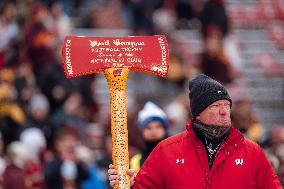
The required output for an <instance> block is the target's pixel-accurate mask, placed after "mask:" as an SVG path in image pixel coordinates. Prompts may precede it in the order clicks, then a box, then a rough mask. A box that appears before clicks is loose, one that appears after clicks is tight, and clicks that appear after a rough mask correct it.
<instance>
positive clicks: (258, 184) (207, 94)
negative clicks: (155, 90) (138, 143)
mask: <svg viewBox="0 0 284 189" xmlns="http://www.w3.org/2000/svg"><path fill="white" fill-rule="evenodd" d="M189 91H190V93H189V99H190V106H191V113H192V116H193V118H192V119H191V120H190V122H189V123H188V125H187V126H186V131H184V132H182V133H180V134H177V135H174V136H172V137H169V138H168V139H166V140H164V141H162V142H161V143H159V144H158V146H157V147H156V148H155V149H154V150H153V151H152V153H151V154H150V156H149V157H148V158H147V160H146V161H145V162H144V164H143V166H142V167H141V169H140V171H139V172H138V174H137V175H136V177H135V179H132V184H133V188H134V189H173V188H179V189H186V188H209V189H217V188H218V189H227V188H250V189H252V188H255V189H262V188H263V189H275V188H276V189H277V188H282V187H281V184H280V182H279V180H278V178H277V176H276V174H275V172H274V170H273V168H272V165H271V164H270V163H269V161H268V159H267V158H266V156H265V154H264V152H263V150H262V149H261V147H260V146H258V145H257V144H256V143H254V142H252V141H251V140H249V139H246V138H245V137H244V136H243V135H242V134H241V133H240V132H239V131H238V130H237V129H236V128H234V126H232V124H231V118H230V110H231V105H232V100H231V97H230V96H229V94H228V92H227V90H226V89H225V87H224V86H222V85H221V84H220V83H218V82H217V81H215V80H213V79H211V78H209V77H208V76H205V75H199V76H197V77H196V78H194V79H193V80H191V81H190V83H189ZM108 173H109V175H110V176H109V180H110V184H111V186H114V185H115V184H117V183H118V179H119V178H118V175H117V171H116V170H115V169H114V168H113V167H110V169H109V171H108ZM129 174H130V175H134V174H133V172H132V171H129ZM132 177H133V176H132Z"/></svg>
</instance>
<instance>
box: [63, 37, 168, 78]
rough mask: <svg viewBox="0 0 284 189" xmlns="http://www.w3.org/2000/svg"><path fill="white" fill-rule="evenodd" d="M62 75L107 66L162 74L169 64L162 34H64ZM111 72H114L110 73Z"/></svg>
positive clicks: (76, 74)
mask: <svg viewBox="0 0 284 189" xmlns="http://www.w3.org/2000/svg"><path fill="white" fill-rule="evenodd" d="M62 61H63V65H64V71H65V74H66V77H68V78H71V77H76V76H79V75H85V74H91V73H95V72H99V71H103V70H105V69H108V68H118V69H117V70H118V71H117V73H116V74H119V68H129V69H130V70H137V71H142V72H150V73H153V74H156V75H160V76H162V77H165V76H166V75H167V72H168V68H169V48H168V44H167V41H166V37H165V36H163V35H155V36H130V37H83V36H67V37H65V39H64V44H63V47H62ZM114 74H115V73H114Z"/></svg>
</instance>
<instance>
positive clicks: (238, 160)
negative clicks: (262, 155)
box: [235, 159, 244, 165]
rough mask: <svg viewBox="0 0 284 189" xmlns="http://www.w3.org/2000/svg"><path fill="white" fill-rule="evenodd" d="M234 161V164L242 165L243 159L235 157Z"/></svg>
mask: <svg viewBox="0 0 284 189" xmlns="http://www.w3.org/2000/svg"><path fill="white" fill-rule="evenodd" d="M235 163H236V165H243V163H244V159H236V160H235Z"/></svg>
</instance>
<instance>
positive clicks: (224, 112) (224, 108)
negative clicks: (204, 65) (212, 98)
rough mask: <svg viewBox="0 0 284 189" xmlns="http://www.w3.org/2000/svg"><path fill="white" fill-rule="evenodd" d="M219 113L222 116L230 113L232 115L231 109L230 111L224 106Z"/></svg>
mask: <svg viewBox="0 0 284 189" xmlns="http://www.w3.org/2000/svg"><path fill="white" fill-rule="evenodd" d="M219 113H220V114H222V115H226V114H228V113H230V109H228V108H227V107H226V106H222V107H221V108H220V110H219Z"/></svg>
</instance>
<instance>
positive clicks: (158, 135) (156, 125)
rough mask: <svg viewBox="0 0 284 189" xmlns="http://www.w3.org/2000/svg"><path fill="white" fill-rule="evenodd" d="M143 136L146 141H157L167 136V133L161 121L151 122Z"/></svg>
mask: <svg viewBox="0 0 284 189" xmlns="http://www.w3.org/2000/svg"><path fill="white" fill-rule="evenodd" d="M142 134H143V138H144V140H146V141H157V140H161V139H162V138H164V137H165V136H166V131H165V129H164V127H163V125H162V123H161V122H160V121H151V122H150V123H148V124H147V125H146V126H145V128H144V129H143V133H142Z"/></svg>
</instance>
